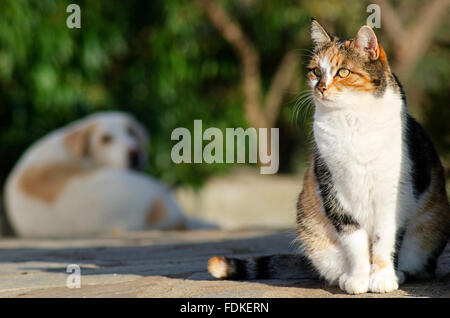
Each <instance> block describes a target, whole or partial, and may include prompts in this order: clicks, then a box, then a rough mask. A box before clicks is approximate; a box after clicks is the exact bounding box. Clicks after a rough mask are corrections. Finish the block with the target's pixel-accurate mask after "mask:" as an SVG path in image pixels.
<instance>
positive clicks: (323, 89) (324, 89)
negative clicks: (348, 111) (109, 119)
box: [317, 85, 327, 95]
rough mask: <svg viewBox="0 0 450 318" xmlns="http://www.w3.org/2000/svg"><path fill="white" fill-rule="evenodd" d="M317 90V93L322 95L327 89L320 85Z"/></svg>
mask: <svg viewBox="0 0 450 318" xmlns="http://www.w3.org/2000/svg"><path fill="white" fill-rule="evenodd" d="M317 89H318V90H319V92H321V93H322V95H323V93H324V92H325V91H326V90H327V88H326V87H325V85H320V86H318V87H317Z"/></svg>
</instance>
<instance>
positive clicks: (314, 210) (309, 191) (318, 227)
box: [298, 159, 337, 250]
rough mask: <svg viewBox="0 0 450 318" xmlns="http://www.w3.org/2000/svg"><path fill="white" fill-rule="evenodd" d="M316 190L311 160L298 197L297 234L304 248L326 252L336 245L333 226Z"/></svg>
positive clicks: (312, 161)
mask: <svg viewBox="0 0 450 318" xmlns="http://www.w3.org/2000/svg"><path fill="white" fill-rule="evenodd" d="M317 189H318V185H317V180H316V177H315V175H314V160H312V159H311V160H310V165H309V167H308V170H307V171H306V174H305V177H304V180H303V190H302V192H301V193H300V197H299V205H300V212H299V213H300V217H299V224H298V234H299V237H300V238H301V241H303V242H304V243H306V244H305V245H306V246H308V247H311V248H313V249H315V250H326V249H328V248H330V247H332V246H336V245H337V237H336V231H335V229H334V227H333V225H332V224H331V222H330V220H329V219H328V218H327V216H326V215H325V212H324V210H323V206H322V202H321V199H320V198H319V196H318V193H317V191H318V190H317Z"/></svg>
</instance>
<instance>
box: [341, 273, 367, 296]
mask: <svg viewBox="0 0 450 318" xmlns="http://www.w3.org/2000/svg"><path fill="white" fill-rule="evenodd" d="M339 287H340V288H341V289H342V290H343V291H346V292H347V293H349V294H363V293H366V292H367V291H368V290H369V276H368V275H362V274H361V275H349V274H342V275H341V277H339Z"/></svg>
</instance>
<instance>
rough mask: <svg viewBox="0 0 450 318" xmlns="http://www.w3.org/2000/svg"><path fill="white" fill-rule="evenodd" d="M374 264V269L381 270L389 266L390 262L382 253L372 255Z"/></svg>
mask: <svg viewBox="0 0 450 318" xmlns="http://www.w3.org/2000/svg"><path fill="white" fill-rule="evenodd" d="M372 265H375V267H374V268H373V271H379V270H382V269H384V268H386V267H388V266H389V262H387V261H386V260H385V259H384V257H382V256H380V255H377V254H375V255H373V256H372Z"/></svg>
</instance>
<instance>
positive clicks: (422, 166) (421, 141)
mask: <svg viewBox="0 0 450 318" xmlns="http://www.w3.org/2000/svg"><path fill="white" fill-rule="evenodd" d="M406 143H407V145H408V155H409V159H410V160H411V162H412V169H411V176H412V182H413V187H414V195H415V196H416V198H418V197H419V196H420V195H421V194H422V193H423V192H424V191H425V190H426V189H427V188H428V186H429V185H430V183H431V169H432V168H433V167H436V168H438V169H439V167H440V165H441V164H440V160H439V157H438V154H437V151H436V149H435V148H434V145H433V143H432V142H431V140H430V137H428V135H427V133H426V132H425V130H424V129H423V128H422V126H421V125H420V124H419V123H418V122H417V121H416V120H415V119H414V118H413V117H411V116H410V115H407V121H406Z"/></svg>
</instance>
